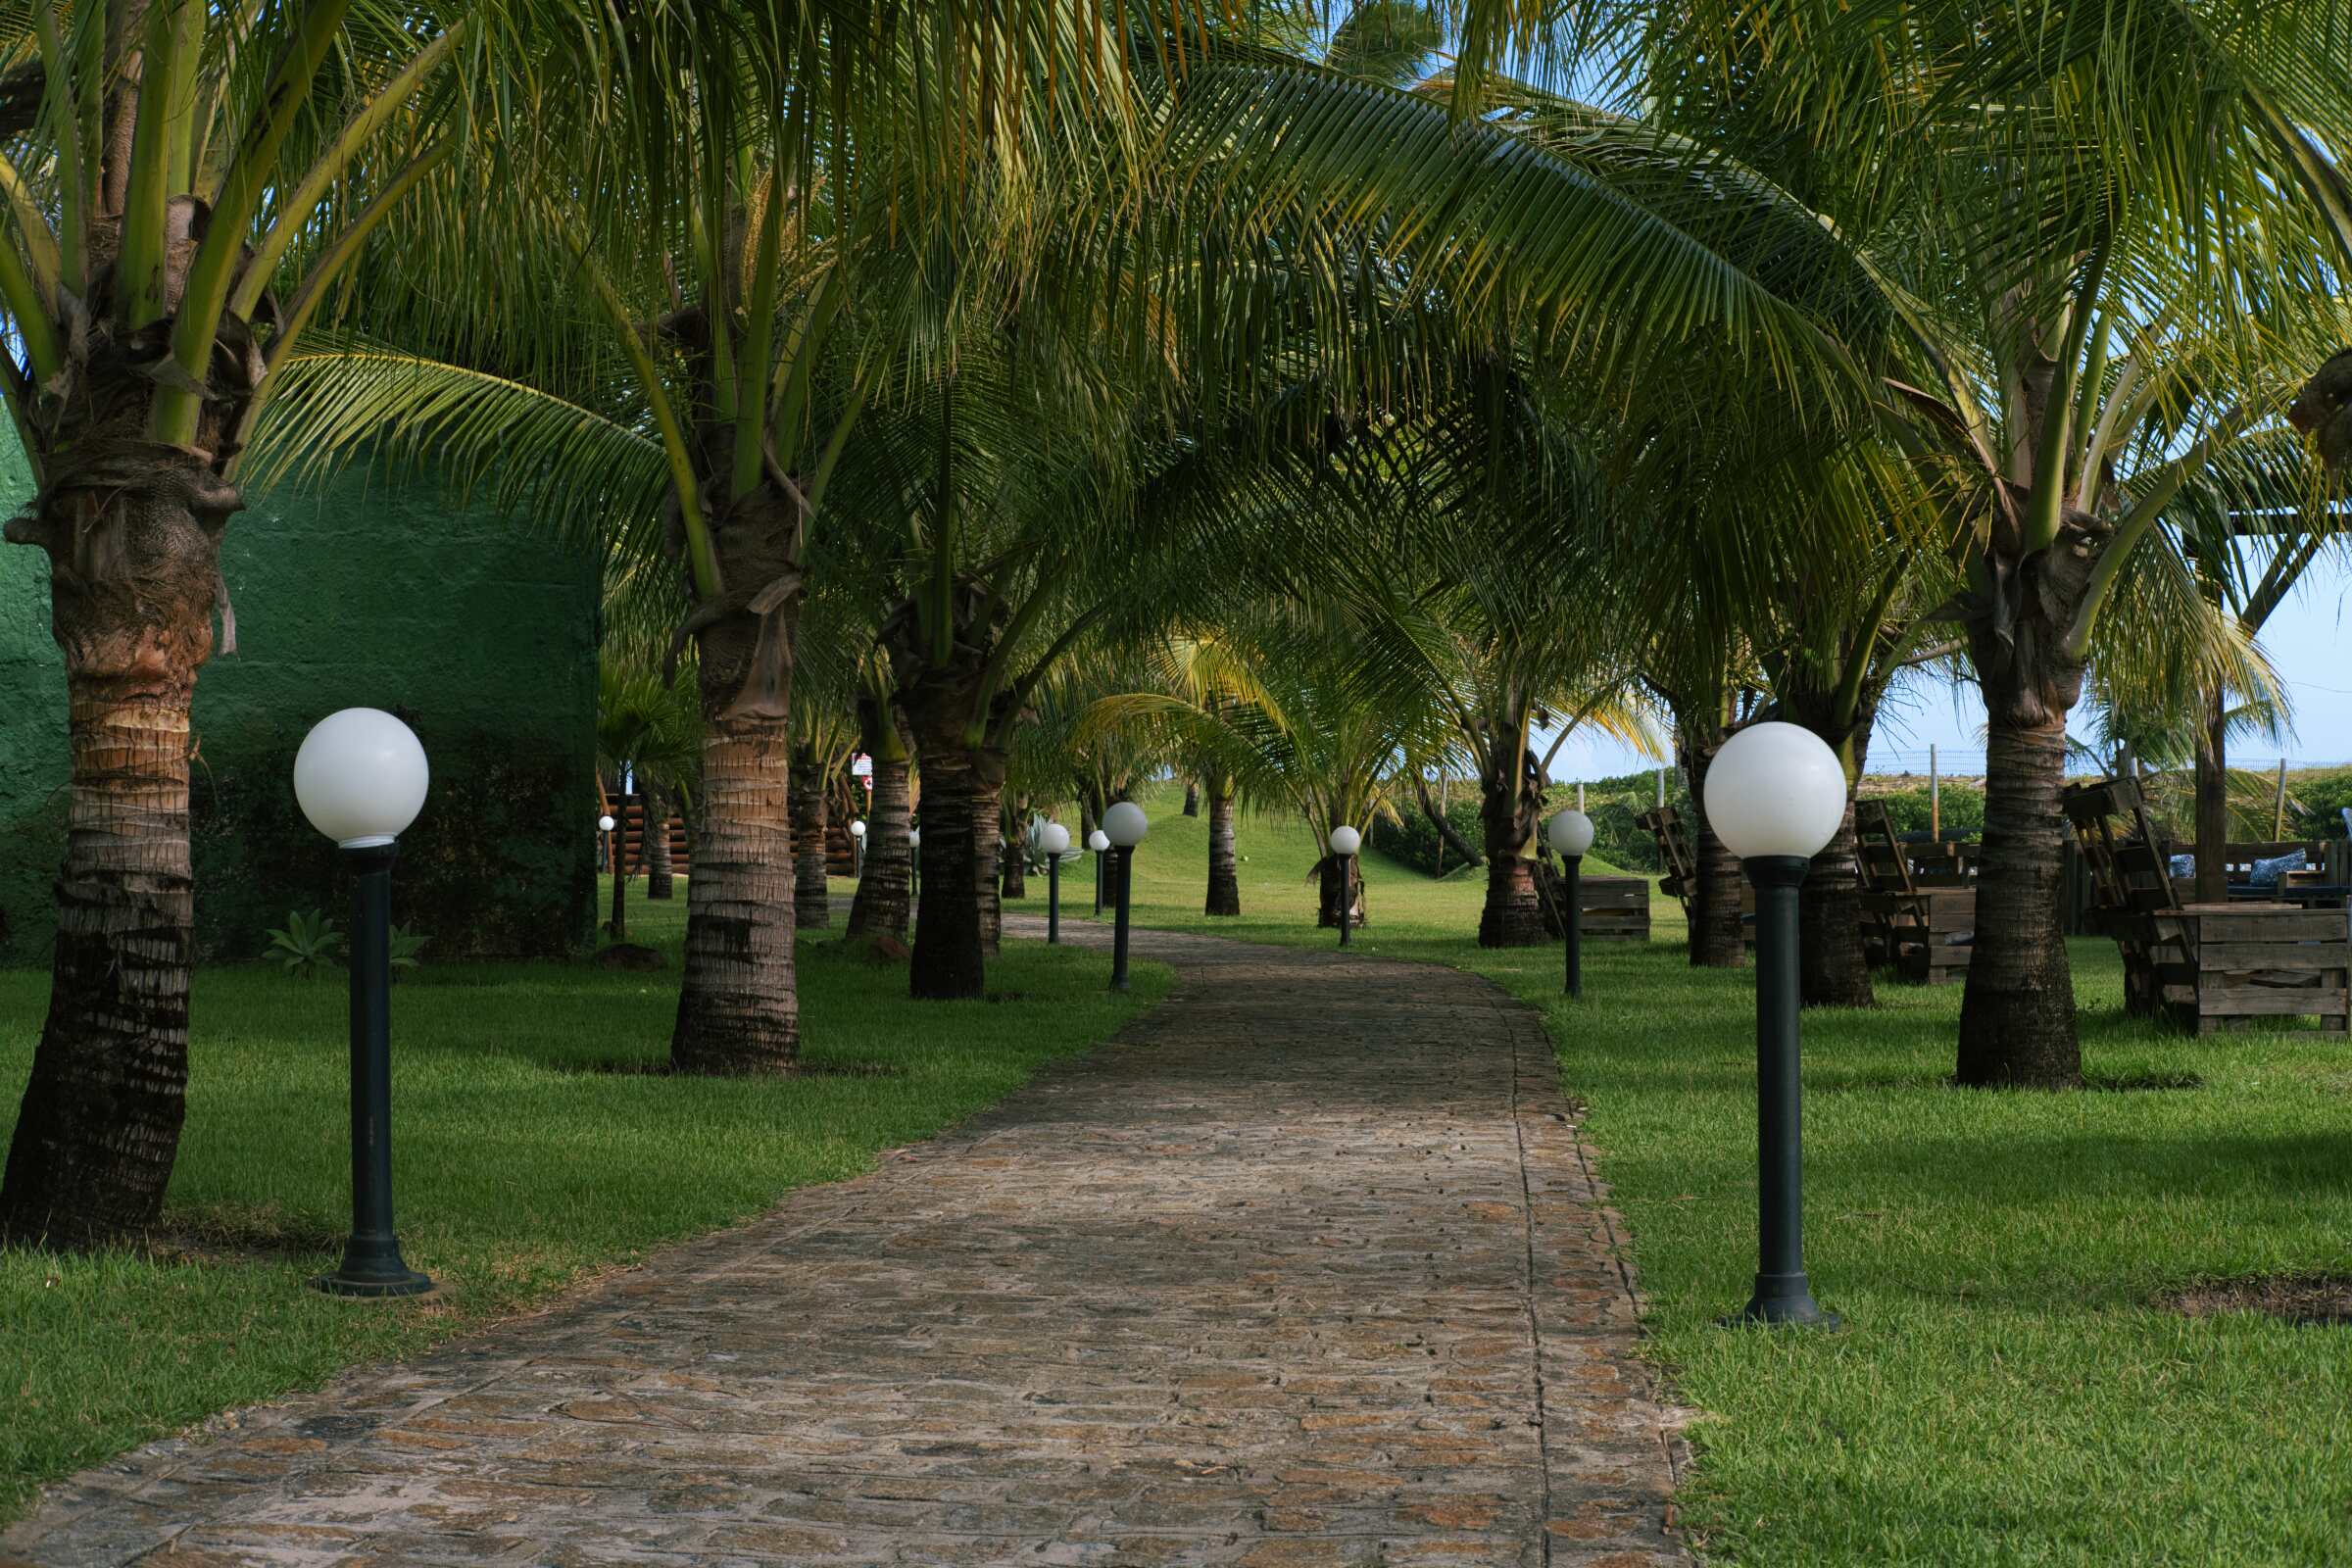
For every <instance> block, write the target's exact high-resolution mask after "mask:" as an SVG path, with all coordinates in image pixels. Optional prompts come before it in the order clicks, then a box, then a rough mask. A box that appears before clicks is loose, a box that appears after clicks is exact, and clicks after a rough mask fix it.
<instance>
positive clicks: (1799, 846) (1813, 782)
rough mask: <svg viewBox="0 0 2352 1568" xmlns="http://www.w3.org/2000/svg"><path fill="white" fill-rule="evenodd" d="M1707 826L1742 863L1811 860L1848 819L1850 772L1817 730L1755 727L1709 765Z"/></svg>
mask: <svg viewBox="0 0 2352 1568" xmlns="http://www.w3.org/2000/svg"><path fill="white" fill-rule="evenodd" d="M1706 808H1707V826H1708V827H1710V828H1712V829H1713V830H1714V832H1715V836H1716V837H1717V838H1719V839H1721V840H1722V841H1723V842H1724V846H1725V847H1726V848H1727V849H1729V850H1730V851H1731V852H1732V853H1733V854H1734V855H1737V856H1738V857H1740V858H1741V859H1742V860H1752V859H1755V858H1758V857H1760V856H1768V855H1779V856H1798V857H1802V858H1805V859H1808V860H1809V859H1811V858H1813V857H1814V856H1816V855H1819V854H1820V853H1821V852H1822V850H1823V848H1824V847H1825V846H1827V845H1828V844H1829V842H1830V840H1831V839H1833V838H1835V837H1836V836H1837V834H1838V823H1839V822H1840V821H1841V820H1843V819H1844V816H1845V769H1844V767H1843V766H1841V765H1840V764H1839V762H1838V754H1837V753H1836V752H1833V751H1831V750H1830V748H1829V746H1828V744H1827V743H1826V742H1824V741H1823V740H1822V738H1821V737H1820V736H1818V735H1816V734H1814V733H1813V732H1812V731H1811V730H1809V729H1805V728H1802V727H1800V726H1798V725H1795V724H1783V723H1778V722H1772V723H1763V724H1750V725H1749V726H1748V727H1747V728H1745V729H1743V730H1740V732H1739V733H1738V734H1736V735H1734V736H1733V737H1732V738H1731V739H1730V740H1728V741H1726V742H1724V744H1723V749H1722V750H1721V751H1719V752H1717V753H1716V754H1715V760H1714V761H1713V762H1712V763H1711V764H1709V765H1708V768H1707V788H1706Z"/></svg>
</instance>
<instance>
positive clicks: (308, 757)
mask: <svg viewBox="0 0 2352 1568" xmlns="http://www.w3.org/2000/svg"><path fill="white" fill-rule="evenodd" d="M430 780H431V770H430V769H429V768H427V766H426V765H425V760H424V747H423V746H422V745H420V744H419V743H418V742H417V736H416V733H415V732H414V731H413V730H411V729H410V728H409V726H408V725H406V724H404V723H402V722H401V721H400V720H399V719H397V718H394V717H393V716H392V715H391V714H390V713H387V712H384V711H382V710H380V709H374V708H347V709H345V710H343V711H341V712H339V713H330V714H328V715H327V716H326V717H325V718H323V719H320V720H319V723H318V724H317V726H316V727H314V728H313V729H312V730H311V732H310V734H308V735H306V736H304V737H303V742H302V748H301V750H299V751H297V752H296V753H295V754H294V799H295V800H296V802H298V803H299V804H300V805H301V807H302V814H303V815H304V816H306V817H308V818H310V823H311V826H313V827H315V828H317V829H318V830H319V832H321V833H323V834H325V835H326V836H327V837H328V838H330V839H332V840H334V841H335V844H336V846H337V848H338V849H340V850H341V851H342V856H343V861H344V863H345V864H346V865H347V866H349V867H350V868H351V872H352V893H351V1236H350V1238H349V1239H348V1240H347V1241H345V1242H344V1244H343V1261H342V1262H341V1263H340V1264H338V1265H337V1266H336V1268H335V1271H334V1272H333V1273H332V1274H322V1275H320V1276H319V1278H317V1279H315V1280H313V1281H311V1284H312V1286H313V1287H314V1288H315V1289H318V1290H320V1291H323V1292H325V1293H326V1294H327V1295H329V1296H356V1297H372V1298H377V1299H384V1298H391V1297H401V1296H417V1295H420V1294H422V1293H423V1292H425V1291H429V1290H431V1289H432V1288H433V1282H432V1281H431V1279H429V1278H427V1277H426V1276H425V1275H423V1274H420V1273H418V1272H417V1270H415V1269H413V1268H411V1267H409V1265H408V1263H407V1262H406V1260H404V1259H403V1258H402V1257H401V1255H400V1239H399V1237H398V1235H397V1234H396V1233H395V1232H394V1231H393V1228H392V862H393V860H394V859H395V858H397V857H398V855H399V853H400V846H399V842H398V841H399V837H400V835H401V833H402V832H403V831H404V830H405V829H406V828H407V827H408V825H409V824H410V823H411V822H414V821H416V820H417V812H418V811H419V810H421V809H423V808H424V794H425V788H426V786H427V784H428V783H429V782H430Z"/></svg>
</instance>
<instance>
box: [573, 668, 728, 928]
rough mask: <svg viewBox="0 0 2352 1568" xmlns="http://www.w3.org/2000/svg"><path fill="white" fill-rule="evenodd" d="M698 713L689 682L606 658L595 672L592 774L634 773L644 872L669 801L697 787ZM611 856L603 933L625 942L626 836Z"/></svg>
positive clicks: (665, 822) (663, 833) (686, 797)
mask: <svg viewBox="0 0 2352 1568" xmlns="http://www.w3.org/2000/svg"><path fill="white" fill-rule="evenodd" d="M702 751H703V715H702V711H701V708H700V707H699V705H698V704H697V703H696V701H695V697H694V689H693V687H692V686H691V685H688V684H683V683H676V682H671V681H668V680H665V679H664V678H663V677H662V674H661V673H660V672H659V671H657V670H650V669H644V668H641V667H632V666H630V665H628V664H626V663H623V662H619V661H617V660H615V659H613V658H612V657H611V656H610V655H608V656H607V657H606V659H605V660H604V661H603V662H601V663H600V664H599V665H598V666H597V672H596V765H597V770H598V771H599V772H602V773H607V774H610V775H611V776H612V777H613V778H615V779H618V778H621V777H623V776H624V775H626V776H633V777H634V778H635V779H636V782H637V791H638V796H639V801H640V806H641V810H640V813H639V820H640V822H641V823H642V825H643V834H642V837H641V838H640V840H639V842H640V844H642V845H643V846H645V850H644V858H645V860H646V862H647V866H648V869H649V871H650V869H651V864H652V858H653V856H652V845H653V843H654V841H655V840H656V839H657V838H660V839H662V840H664V841H666V840H667V839H668V837H669V816H668V809H667V804H666V803H667V802H669V801H673V800H674V801H680V802H685V801H691V800H692V799H693V798H694V796H695V794H696V792H697V789H698V788H699V785H700V775H701V766H702ZM614 842H615V843H616V845H617V846H618V850H619V853H616V854H615V855H614V856H613V916H612V919H611V920H610V921H608V922H607V924H606V927H605V929H606V930H608V931H609V932H611V933H612V936H613V941H615V942H625V941H627V940H628V935H629V929H628V904H627V898H628V886H629V876H628V870H629V868H628V856H627V853H626V852H627V848H628V833H627V831H626V824H625V822H624V824H623V830H622V831H621V832H620V833H619V834H618V835H617V836H616V838H615V841H614Z"/></svg>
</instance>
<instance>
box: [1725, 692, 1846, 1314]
mask: <svg viewBox="0 0 2352 1568" xmlns="http://www.w3.org/2000/svg"><path fill="white" fill-rule="evenodd" d="M1706 811H1707V825H1708V826H1709V827H1711V828H1712V829H1714V831H1715V836H1716V837H1717V838H1719V839H1721V840H1722V841H1723V842H1724V845H1725V846H1726V847H1727V848H1729V849H1730V850H1731V852H1732V853H1733V854H1734V855H1737V856H1739V857H1740V868H1741V869H1742V870H1744V871H1745V872H1746V873H1747V879H1748V881H1749V882H1751V883H1753V884H1754V885H1755V889H1756V1174H1757V1193H1756V1198H1757V1218H1758V1226H1757V1232H1758V1236H1757V1254H1758V1266H1757V1270H1756V1290H1755V1295H1754V1296H1753V1298H1751V1299H1749V1301H1748V1303H1747V1305H1746V1307H1744V1308H1743V1309H1742V1310H1741V1311H1740V1313H1739V1314H1738V1315H1737V1316H1735V1317H1733V1318H1732V1319H1730V1320H1729V1321H1731V1322H1735V1323H1768V1324H1772V1323H1791V1324H1811V1325H1817V1326H1820V1327H1825V1328H1835V1327H1837V1325H1838V1320H1837V1318H1836V1317H1834V1316H1832V1315H1831V1314H1830V1313H1828V1312H1825V1311H1823V1310H1822V1309H1821V1307H1820V1306H1819V1305H1818V1304H1816V1303H1815V1301H1814V1299H1813V1292H1812V1288H1811V1286H1810V1285H1809V1284H1808V1283H1807V1281H1806V1279H1805V1246H1804V1205H1803V1201H1802V1198H1801V1182H1800V1175H1801V1170H1802V1164H1803V1159H1802V1153H1801V1151H1800V1147H1799V1125H1800V1123H1799V1116H1798V1104H1797V1098H1798V1095H1797V1062H1798V1055H1797V1007H1798V1005H1799V1001H1800V996H1799V991H1798V982H1797V908H1796V893H1797V888H1798V887H1799V886H1800V885H1801V884H1802V883H1803V882H1804V880H1805V872H1806V870H1807V868H1808V867H1810V866H1811V864H1812V861H1813V857H1814V856H1815V855H1817V854H1819V853H1820V852H1821V850H1822V848H1823V847H1824V846H1825V845H1827V844H1828V843H1829V842H1830V840H1831V838H1832V837H1833V836H1834V835H1835V834H1836V833H1837V831H1838V821H1839V819H1840V818H1842V817H1843V816H1844V815H1845V769H1844V767H1843V766H1842V765H1841V764H1840V763H1839V762H1838V755H1837V754H1836V753H1835V752H1833V751H1831V750H1830V749H1829V747H1828V746H1827V745H1825V744H1824V743H1823V742H1822V740H1821V737H1819V736H1818V735H1815V734H1814V733H1813V732H1812V731H1811V730H1808V729H1803V728H1800V727H1798V726H1797V725H1794V724H1781V723H1765V724H1751V725H1749V726H1748V727H1747V728H1746V729H1743V730H1740V732H1739V733H1737V734H1735V735H1734V736H1733V737H1732V738H1731V739H1730V740H1729V741H1726V742H1725V743H1724V746H1723V750H1721V751H1720V752H1717V753H1716V754H1715V760H1714V761H1713V762H1712V763H1710V764H1709V765H1708V767H1707V786H1706Z"/></svg>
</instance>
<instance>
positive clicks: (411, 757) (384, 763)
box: [294, 708, 611, 1297]
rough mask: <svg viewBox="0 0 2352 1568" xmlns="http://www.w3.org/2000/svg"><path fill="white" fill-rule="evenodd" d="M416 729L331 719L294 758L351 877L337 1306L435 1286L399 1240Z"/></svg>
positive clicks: (389, 720) (332, 1282) (331, 1286)
mask: <svg viewBox="0 0 2352 1568" xmlns="http://www.w3.org/2000/svg"><path fill="white" fill-rule="evenodd" d="M431 776H432V775H431V770H430V769H429V768H427V767H426V765H425V760H424V748H423V747H422V746H421V745H419V744H418V743H417V736H416V734H415V732H413V731H412V730H411V729H410V728H409V726H408V725H406V724H404V723H402V722H401V721H400V720H399V719H397V718H394V717H393V716H392V715H391V714H390V713H387V712H384V711H382V710H380V709H374V708H346V709H344V710H343V711H341V712H339V713H329V714H328V715H327V716H326V717H324V718H322V719H320V720H319V723H318V725H317V727H316V728H314V729H313V730H312V731H311V732H310V734H309V735H307V736H305V737H304V738H303V742H302V749H301V750H300V751H299V752H297V753H295V754H294V799H295V800H296V801H297V802H298V803H299V804H300V805H301V807H302V814H303V815H304V816H307V817H309V818H310V821H311V826H313V827H315V828H317V829H318V830H319V832H321V833H323V834H325V835H326V836H327V837H328V838H330V839H333V840H334V841H335V844H336V846H337V847H338V848H339V849H340V850H341V851H342V852H343V863H344V864H346V865H348V866H349V867H350V868H351V872H352V879H353V880H352V893H351V1236H350V1239H349V1240H347V1241H346V1242H345V1243H344V1244H343V1261H342V1263H341V1264H340V1265H339V1266H337V1268H336V1269H335V1271H334V1272H333V1273H332V1274H321V1275H320V1276H319V1278H317V1279H315V1280H313V1281H311V1284H312V1285H313V1286H314V1287H315V1288H316V1289H318V1290H321V1291H324V1292H325V1293H326V1294H327V1295H329V1296H366V1297H393V1296H416V1295H418V1294H420V1293H422V1292H425V1291H429V1290H431V1289H432V1288H433V1282H432V1281H431V1280H430V1279H428V1278H426V1277H425V1276H424V1275H422V1274H419V1273H417V1271H416V1270H415V1269H413V1268H411V1267H409V1265H408V1264H407V1263H406V1262H404V1261H403V1260H402V1259H401V1255H400V1240H399V1238H398V1237H397V1236H395V1235H394V1234H393V1230H392V861H393V859H394V858H395V857H396V856H397V855H398V854H399V853H400V846H399V844H398V842H397V841H398V839H399V837H400V834H401V832H402V831H403V830H404V829H405V828H407V827H408V825H409V824H410V823H411V822H414V821H416V820H417V812H418V811H419V810H422V809H424V792H425V786H426V785H427V784H428V783H429V782H430V780H431ZM605 820H607V821H610V820H611V818H606V819H605Z"/></svg>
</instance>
